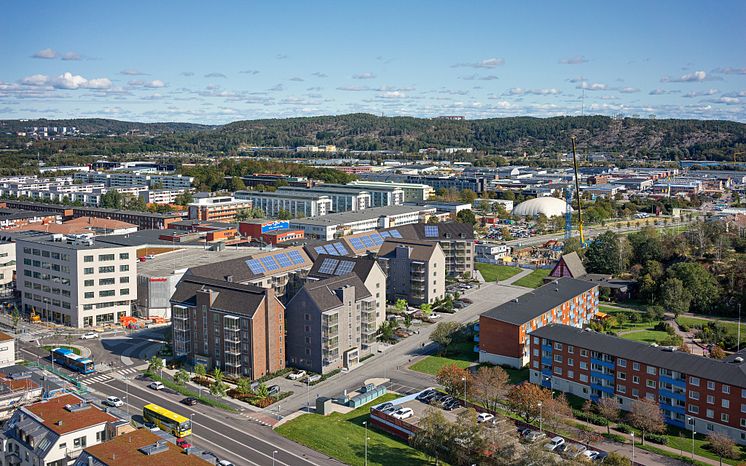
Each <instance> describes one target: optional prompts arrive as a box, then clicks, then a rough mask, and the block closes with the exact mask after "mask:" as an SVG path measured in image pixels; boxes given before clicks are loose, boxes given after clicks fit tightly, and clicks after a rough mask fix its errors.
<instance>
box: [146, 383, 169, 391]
mask: <svg viewBox="0 0 746 466" xmlns="http://www.w3.org/2000/svg"><path fill="white" fill-rule="evenodd" d="M148 387H150V388H152V389H153V390H163V389H164V388H166V387H165V386H164V385H163V383H162V382H150V385H148Z"/></svg>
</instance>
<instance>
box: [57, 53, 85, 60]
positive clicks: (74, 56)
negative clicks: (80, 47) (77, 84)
mask: <svg viewBox="0 0 746 466" xmlns="http://www.w3.org/2000/svg"><path fill="white" fill-rule="evenodd" d="M62 59H63V60H64V61H78V60H82V59H83V57H81V56H80V54H79V53H78V52H65V53H64V54H62Z"/></svg>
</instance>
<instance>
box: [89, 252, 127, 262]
mask: <svg viewBox="0 0 746 466" xmlns="http://www.w3.org/2000/svg"><path fill="white" fill-rule="evenodd" d="M129 258H130V253H128V252H120V253H119V260H127V259H129ZM115 259H116V254H99V255H98V260H99V261H100V262H106V261H113V260H115ZM83 262H93V256H83Z"/></svg>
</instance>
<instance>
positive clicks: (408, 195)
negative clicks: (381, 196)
mask: <svg viewBox="0 0 746 466" xmlns="http://www.w3.org/2000/svg"><path fill="white" fill-rule="evenodd" d="M348 186H359V187H361V188H363V189H367V190H368V191H373V190H375V189H385V188H398V189H401V190H402V191H403V192H404V202H420V201H427V200H428V199H430V198H431V197H433V196H434V195H435V189H433V187H432V186H430V185H427V184H419V183H396V182H393V181H365V180H356V181H351V182H350V183H348Z"/></svg>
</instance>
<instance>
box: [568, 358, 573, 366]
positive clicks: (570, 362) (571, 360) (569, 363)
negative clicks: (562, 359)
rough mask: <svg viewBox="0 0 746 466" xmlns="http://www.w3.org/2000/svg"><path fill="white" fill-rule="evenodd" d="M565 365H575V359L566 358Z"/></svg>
mask: <svg viewBox="0 0 746 466" xmlns="http://www.w3.org/2000/svg"><path fill="white" fill-rule="evenodd" d="M567 365H568V366H574V365H575V361H573V359H572V358H567Z"/></svg>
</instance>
